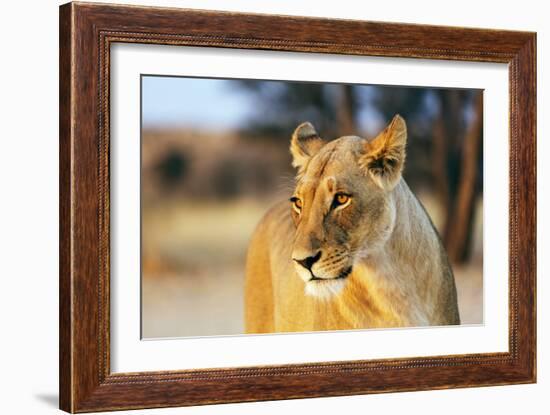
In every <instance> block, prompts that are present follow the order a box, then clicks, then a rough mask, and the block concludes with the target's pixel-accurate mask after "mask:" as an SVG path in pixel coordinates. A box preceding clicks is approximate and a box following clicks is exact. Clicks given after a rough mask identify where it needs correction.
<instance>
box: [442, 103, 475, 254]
mask: <svg viewBox="0 0 550 415" xmlns="http://www.w3.org/2000/svg"><path fill="white" fill-rule="evenodd" d="M474 109H475V115H474V117H475V118H474V120H473V122H472V125H471V127H470V129H469V130H468V131H467V133H466V136H465V137H464V146H463V151H462V158H461V163H460V178H459V182H458V187H457V193H456V198H455V201H454V203H453V205H454V206H453V209H452V212H453V214H452V217H450V218H449V219H450V220H449V222H448V223H449V227H448V232H446V233H447V235H446V236H447V253H448V255H449V258H450V259H451V261H453V262H464V261H465V260H467V259H468V257H469V255H470V253H471V252H470V251H471V249H470V247H471V239H472V238H471V235H472V230H473V224H474V217H475V204H476V201H477V198H478V196H479V191H478V189H477V186H476V181H477V176H478V161H479V157H480V154H481V149H482V145H483V140H482V136H483V94H482V93H479V94H478V96H477V97H476V100H475V103H474Z"/></svg>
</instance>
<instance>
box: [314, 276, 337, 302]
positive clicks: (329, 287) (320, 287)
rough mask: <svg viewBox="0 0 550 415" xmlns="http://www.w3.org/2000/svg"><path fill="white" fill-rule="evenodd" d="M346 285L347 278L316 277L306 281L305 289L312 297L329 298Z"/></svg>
mask: <svg viewBox="0 0 550 415" xmlns="http://www.w3.org/2000/svg"><path fill="white" fill-rule="evenodd" d="M345 285H346V280H345V278H333V279H326V280H322V279H315V280H310V281H308V282H306V286H305V291H306V295H309V296H311V297H315V298H319V299H322V300H329V299H331V298H333V297H335V296H337V295H338V294H340V292H342V290H343V289H344V286H345Z"/></svg>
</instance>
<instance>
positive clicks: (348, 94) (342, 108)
mask: <svg viewBox="0 0 550 415" xmlns="http://www.w3.org/2000/svg"><path fill="white" fill-rule="evenodd" d="M355 107H356V105H355V97H354V96H353V86H352V85H341V86H340V99H339V102H338V111H337V117H338V129H339V135H340V136H343V135H356V134H357V131H356V126H355Z"/></svg>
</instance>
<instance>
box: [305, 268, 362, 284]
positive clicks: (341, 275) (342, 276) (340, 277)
mask: <svg viewBox="0 0 550 415" xmlns="http://www.w3.org/2000/svg"><path fill="white" fill-rule="evenodd" d="M351 269H352V267H348V268H346V269H344V270H342V271H341V272H340V273H339V274H338V275H337V276H336V277H334V278H319V277H316V276H315V275H314V274H313V272H311V271H310V274H311V278H310V279H309V281H331V280H343V279H346V278H347V277H348V276H349V274H351ZM309 281H308V282H309Z"/></svg>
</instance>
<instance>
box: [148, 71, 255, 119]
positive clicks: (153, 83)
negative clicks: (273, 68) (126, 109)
mask: <svg viewBox="0 0 550 415" xmlns="http://www.w3.org/2000/svg"><path fill="white" fill-rule="evenodd" d="M231 83H232V82H231V81H228V80H220V79H197V78H183V77H167V76H162V77H161V76H143V77H142V115H143V126H144V127H146V128H148V127H165V128H167V127H177V126H183V125H184V126H186V127H190V128H193V127H194V128H205V129H213V130H223V129H232V128H237V127H238V126H239V125H242V122H243V121H244V120H245V119H247V118H248V117H249V116H250V115H251V114H253V113H254V103H253V99H252V98H251V97H250V96H248V95H247V94H246V92H243V91H242V90H240V89H238V88H235V87H234V86H232V85H231ZM190 97H192V98H191V99H190Z"/></svg>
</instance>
